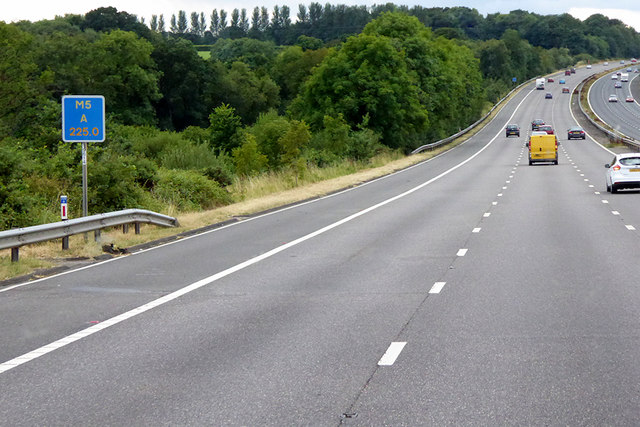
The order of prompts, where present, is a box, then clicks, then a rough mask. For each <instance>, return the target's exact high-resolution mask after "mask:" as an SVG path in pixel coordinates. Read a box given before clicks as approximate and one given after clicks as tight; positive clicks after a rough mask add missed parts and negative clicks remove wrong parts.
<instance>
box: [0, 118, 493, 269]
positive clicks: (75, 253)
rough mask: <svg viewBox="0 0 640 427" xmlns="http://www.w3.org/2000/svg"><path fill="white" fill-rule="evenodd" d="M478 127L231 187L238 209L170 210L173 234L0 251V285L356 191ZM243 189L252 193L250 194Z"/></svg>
mask: <svg viewBox="0 0 640 427" xmlns="http://www.w3.org/2000/svg"><path fill="white" fill-rule="evenodd" d="M499 110H500V108H498V109H496V111H494V112H493V113H492V115H491V117H489V118H488V119H487V120H485V122H484V124H486V123H488V122H489V121H490V120H491V118H492V117H493V116H494V115H495V114H497V113H498V111H499ZM482 127H483V125H480V126H479V127H478V128H477V129H474V130H473V131H471V132H469V133H468V134H466V135H464V136H462V137H460V138H458V139H456V140H455V141H453V142H451V143H450V144H448V145H446V146H444V147H440V148H438V149H435V150H433V151H428V152H424V153H420V154H416V155H412V156H407V157H401V158H396V159H393V158H390V157H389V156H388V155H387V156H382V157H381V158H378V159H374V160H373V161H372V163H373V164H374V165H375V164H376V163H384V164H382V165H381V166H373V167H368V168H365V169H362V170H359V171H358V172H355V173H351V174H348V175H342V176H336V177H332V178H330V179H322V177H316V178H315V179H321V180H320V181H317V182H312V183H308V184H304V185H300V186H298V187H295V188H288V189H283V188H286V187H287V186H291V183H289V184H284V185H281V184H277V183H275V184H274V183H273V182H268V181H269V179H272V178H269V177H266V178H263V179H262V180H260V179H254V180H253V182H240V183H235V184H234V185H235V186H244V188H242V189H241V190H240V189H238V188H235V190H234V189H232V191H236V192H238V191H242V194H243V197H244V200H242V201H240V202H238V203H234V204H231V205H228V206H224V207H220V208H217V209H212V210H208V211H204V212H190V213H178V212H176V210H175V208H173V207H168V209H167V211H166V212H164V213H166V214H168V215H171V216H175V217H177V218H178V221H179V222H180V226H179V227H177V228H170V229H168V228H161V227H156V226H151V225H142V226H141V228H142V232H141V234H138V235H136V234H135V233H133V227H130V232H129V233H127V234H124V233H123V232H122V229H121V228H118V229H110V230H103V231H102V234H101V240H100V243H96V242H94V241H93V233H88V235H87V241H85V237H84V235H77V236H71V237H70V238H69V249H68V250H65V251H63V250H62V245H61V242H60V241H59V240H58V241H51V242H45V243H42V244H37V245H29V246H24V247H22V248H20V262H18V263H11V262H10V260H11V251H10V250H8V249H7V250H2V251H0V280H4V279H7V278H11V277H16V276H21V275H25V274H29V273H33V272H34V271H36V270H38V269H44V268H50V267H54V266H56V265H60V264H64V263H67V262H68V261H69V260H70V259H73V258H87V259H88V258H93V257H96V256H98V255H101V254H103V251H102V245H108V244H113V245H114V247H116V248H128V247H131V246H135V245H139V244H142V243H148V242H153V241H155V240H158V239H162V238H166V237H169V236H174V235H176V234H179V233H181V232H184V231H188V230H195V229H198V228H202V227H205V226H208V225H211V224H216V223H219V222H222V221H226V220H229V219H232V218H234V217H239V216H247V215H251V214H255V213H257V212H262V211H265V210H269V209H273V208H276V207H279V206H283V205H287V204H291V203H295V202H299V201H302V200H307V199H311V198H314V197H320V196H323V195H327V194H329V193H332V192H335V191H338V190H340V189H344V188H348V187H353V186H357V185H359V184H362V183H364V182H367V181H370V180H372V179H375V178H379V177H381V176H384V175H388V174H390V173H393V172H396V171H398V170H401V169H405V168H407V167H409V166H412V165H415V164H417V163H420V162H422V161H425V160H427V159H429V158H432V157H435V156H436V155H438V154H440V153H442V152H444V151H447V150H450V149H451V148H453V147H455V146H457V145H459V144H461V143H463V142H464V141H466V140H468V139H469V138H471V137H472V136H473V135H475V134H476V133H477V132H478V131H479V130H480V129H481V128H482ZM360 167H362V166H360ZM324 172H325V173H327V174H329V175H331V174H336V173H338V174H339V173H340V171H333V172H332V171H324ZM277 179H278V178H276V181H277ZM249 187H253V188H251V189H250V188H249Z"/></svg>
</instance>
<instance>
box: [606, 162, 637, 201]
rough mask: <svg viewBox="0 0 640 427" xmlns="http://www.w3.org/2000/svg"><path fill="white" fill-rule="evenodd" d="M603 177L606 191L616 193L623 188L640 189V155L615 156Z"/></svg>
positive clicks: (607, 165)
mask: <svg viewBox="0 0 640 427" xmlns="http://www.w3.org/2000/svg"><path fill="white" fill-rule="evenodd" d="M604 167H605V168H607V173H606V176H605V179H606V182H607V191H609V192H611V193H617V192H618V190H621V189H623V188H640V153H624V154H616V155H615V157H614V158H613V160H612V161H611V163H610V164H609V163H607V164H606V165H604Z"/></svg>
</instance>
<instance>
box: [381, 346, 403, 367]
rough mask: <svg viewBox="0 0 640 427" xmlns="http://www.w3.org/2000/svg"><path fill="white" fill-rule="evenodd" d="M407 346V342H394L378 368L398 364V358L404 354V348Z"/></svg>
mask: <svg viewBox="0 0 640 427" xmlns="http://www.w3.org/2000/svg"><path fill="white" fill-rule="evenodd" d="M405 345H407V343H406V342H392V343H391V345H390V346H389V348H388V349H387V351H386V352H385V353H384V355H383V356H382V358H381V359H380V361H379V362H378V366H391V365H393V364H394V363H395V362H396V359H397V358H398V356H400V353H401V352H402V349H403V348H404V346H405Z"/></svg>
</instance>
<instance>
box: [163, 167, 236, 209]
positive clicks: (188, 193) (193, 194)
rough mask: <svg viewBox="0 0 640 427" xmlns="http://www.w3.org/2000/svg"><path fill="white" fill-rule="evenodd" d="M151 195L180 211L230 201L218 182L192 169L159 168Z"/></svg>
mask: <svg viewBox="0 0 640 427" xmlns="http://www.w3.org/2000/svg"><path fill="white" fill-rule="evenodd" d="M153 196H154V198H156V199H157V200H159V201H160V202H162V203H163V204H164V205H165V206H166V205H172V206H175V207H176V208H178V209H179V210H182V211H197V210H201V209H210V208H214V207H216V206H222V205H225V204H228V203H230V202H231V196H230V195H229V193H228V192H227V191H226V190H224V189H223V188H221V187H220V185H219V184H218V183H216V182H215V181H212V180H210V179H208V178H207V177H205V176H204V175H202V174H201V173H199V172H196V171H192V170H171V169H161V170H159V171H158V182H157V183H156V186H155V188H154V189H153Z"/></svg>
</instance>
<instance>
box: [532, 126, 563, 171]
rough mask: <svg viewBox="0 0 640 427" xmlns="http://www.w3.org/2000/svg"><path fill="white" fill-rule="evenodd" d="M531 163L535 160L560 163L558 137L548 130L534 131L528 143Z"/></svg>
mask: <svg viewBox="0 0 640 427" xmlns="http://www.w3.org/2000/svg"><path fill="white" fill-rule="evenodd" d="M527 146H528V147H529V164H530V165H532V164H533V163H534V162H553V164H554V165H557V164H558V139H557V138H556V136H555V135H550V134H547V133H546V132H533V133H532V134H531V136H530V137H529V142H528V143H527Z"/></svg>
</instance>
